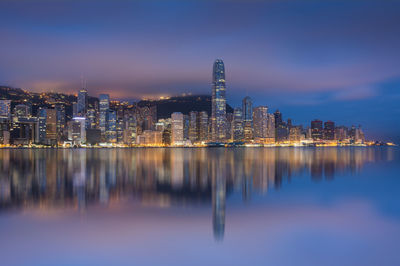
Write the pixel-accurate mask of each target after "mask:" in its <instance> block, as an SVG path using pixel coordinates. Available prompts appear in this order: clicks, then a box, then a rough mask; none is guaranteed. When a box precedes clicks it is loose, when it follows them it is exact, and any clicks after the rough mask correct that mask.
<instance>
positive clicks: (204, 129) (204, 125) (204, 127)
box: [199, 111, 208, 141]
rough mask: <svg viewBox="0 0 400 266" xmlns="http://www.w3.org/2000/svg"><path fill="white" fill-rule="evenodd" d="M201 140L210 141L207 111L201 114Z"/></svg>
mask: <svg viewBox="0 0 400 266" xmlns="http://www.w3.org/2000/svg"><path fill="white" fill-rule="evenodd" d="M199 120H200V122H199V127H200V128H199V131H200V132H199V140H200V141H207V140H208V114H207V112H205V111H202V112H200V113H199Z"/></svg>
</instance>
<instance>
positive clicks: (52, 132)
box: [46, 109, 57, 144]
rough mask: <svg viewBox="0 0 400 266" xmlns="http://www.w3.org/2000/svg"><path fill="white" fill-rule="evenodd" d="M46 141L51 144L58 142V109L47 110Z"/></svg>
mask: <svg viewBox="0 0 400 266" xmlns="http://www.w3.org/2000/svg"><path fill="white" fill-rule="evenodd" d="M46 115H47V117H46V139H47V141H48V143H49V144H55V142H56V141H57V111H56V109H47V110H46Z"/></svg>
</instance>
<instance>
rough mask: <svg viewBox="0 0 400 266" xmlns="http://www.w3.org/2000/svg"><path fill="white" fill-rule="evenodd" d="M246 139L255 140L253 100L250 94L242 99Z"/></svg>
mask: <svg viewBox="0 0 400 266" xmlns="http://www.w3.org/2000/svg"><path fill="white" fill-rule="evenodd" d="M242 112H243V134H244V140H245V141H250V140H253V102H252V100H251V98H250V97H249V96H247V97H244V99H243V101H242Z"/></svg>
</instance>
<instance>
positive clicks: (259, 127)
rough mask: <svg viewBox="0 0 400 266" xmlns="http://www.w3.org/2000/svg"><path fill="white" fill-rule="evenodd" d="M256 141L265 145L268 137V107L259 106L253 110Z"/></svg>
mask: <svg viewBox="0 0 400 266" xmlns="http://www.w3.org/2000/svg"><path fill="white" fill-rule="evenodd" d="M253 126H254V139H255V140H256V141H257V142H261V143H264V142H265V141H266V138H267V137H268V107H266V106H258V107H255V108H254V109H253Z"/></svg>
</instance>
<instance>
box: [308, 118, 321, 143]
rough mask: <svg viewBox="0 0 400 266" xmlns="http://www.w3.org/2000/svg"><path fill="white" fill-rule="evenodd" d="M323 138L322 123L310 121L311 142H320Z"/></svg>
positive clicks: (316, 120)
mask: <svg viewBox="0 0 400 266" xmlns="http://www.w3.org/2000/svg"><path fill="white" fill-rule="evenodd" d="M322 136H323V132H322V121H321V120H318V119H315V120H314V121H311V137H312V139H313V140H321V139H322Z"/></svg>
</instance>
